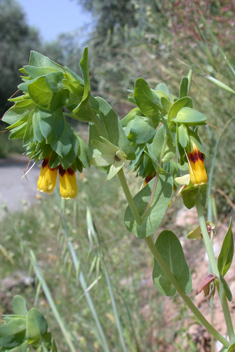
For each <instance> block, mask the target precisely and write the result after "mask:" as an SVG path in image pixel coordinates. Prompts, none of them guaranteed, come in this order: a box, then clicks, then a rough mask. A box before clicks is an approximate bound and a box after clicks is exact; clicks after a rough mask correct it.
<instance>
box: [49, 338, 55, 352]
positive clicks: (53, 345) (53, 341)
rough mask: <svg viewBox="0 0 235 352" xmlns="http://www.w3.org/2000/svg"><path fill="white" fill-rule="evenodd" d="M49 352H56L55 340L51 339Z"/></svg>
mask: <svg viewBox="0 0 235 352" xmlns="http://www.w3.org/2000/svg"><path fill="white" fill-rule="evenodd" d="M50 352H57V348H56V344H55V340H54V339H52V345H51V351H50Z"/></svg>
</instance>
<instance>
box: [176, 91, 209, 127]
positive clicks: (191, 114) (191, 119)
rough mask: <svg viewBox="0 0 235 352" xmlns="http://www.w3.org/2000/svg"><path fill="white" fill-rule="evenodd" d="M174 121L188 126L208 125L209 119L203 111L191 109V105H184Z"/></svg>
mask: <svg viewBox="0 0 235 352" xmlns="http://www.w3.org/2000/svg"><path fill="white" fill-rule="evenodd" d="M182 99H184V98H182ZM172 121H174V122H176V123H184V124H185V125H186V126H198V125H206V122H207V119H206V115H204V114H202V113H201V112H199V111H197V110H194V109H191V108H190V107H184V108H182V109H180V110H179V112H178V113H177V116H176V117H175V118H174V119H173V120H172Z"/></svg>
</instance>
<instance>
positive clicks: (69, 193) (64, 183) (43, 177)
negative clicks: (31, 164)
mask: <svg viewBox="0 0 235 352" xmlns="http://www.w3.org/2000/svg"><path fill="white" fill-rule="evenodd" d="M49 159H50V157H49V156H48V157H47V158H45V159H44V160H43V163H42V166H41V172H40V175H39V178H38V183H37V187H38V190H39V191H40V192H46V193H49V194H50V193H52V192H53V190H54V188H55V185H56V179H57V170H59V180H60V195H61V197H63V198H75V197H76V195H77V194H78V186H77V181H76V174H75V172H74V170H73V169H72V168H71V167H69V168H68V169H66V170H65V169H63V167H62V166H61V165H59V166H58V167H55V168H53V169H51V168H50V166H49Z"/></svg>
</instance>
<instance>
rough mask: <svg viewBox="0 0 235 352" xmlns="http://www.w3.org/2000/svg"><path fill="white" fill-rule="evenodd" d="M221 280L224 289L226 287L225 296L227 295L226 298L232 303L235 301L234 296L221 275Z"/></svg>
mask: <svg viewBox="0 0 235 352" xmlns="http://www.w3.org/2000/svg"><path fill="white" fill-rule="evenodd" d="M220 280H221V282H222V284H223V287H224V291H225V294H226V297H227V298H228V300H229V302H232V299H233V295H232V292H231V290H230V288H229V286H228V284H227V282H226V281H225V279H224V278H223V276H221V275H220Z"/></svg>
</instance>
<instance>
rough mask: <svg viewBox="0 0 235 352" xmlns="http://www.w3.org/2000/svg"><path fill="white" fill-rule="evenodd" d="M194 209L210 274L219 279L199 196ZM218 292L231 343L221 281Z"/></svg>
mask: <svg viewBox="0 0 235 352" xmlns="http://www.w3.org/2000/svg"><path fill="white" fill-rule="evenodd" d="M196 208H197V213H198V219H199V224H200V227H201V231H202V236H203V240H204V243H205V247H206V252H207V255H208V258H209V263H210V268H211V271H212V273H213V274H215V275H216V276H217V278H218V279H219V278H220V273H219V270H218V267H217V262H216V259H215V254H214V250H213V245H212V241H211V239H210V237H209V235H208V231H207V227H206V221H205V217H204V214H203V208H202V205H201V197H200V196H199V197H198V199H197V202H196ZM218 291H219V297H220V302H221V305H222V308H223V312H224V318H225V321H226V325H227V329H228V334H229V339H230V341H231V340H232V339H233V338H234V330H233V324H232V320H231V315H230V312H229V307H228V302H227V298H226V293H225V291H224V287H223V283H222V282H221V281H220V283H219V287H218Z"/></svg>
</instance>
